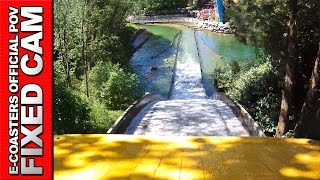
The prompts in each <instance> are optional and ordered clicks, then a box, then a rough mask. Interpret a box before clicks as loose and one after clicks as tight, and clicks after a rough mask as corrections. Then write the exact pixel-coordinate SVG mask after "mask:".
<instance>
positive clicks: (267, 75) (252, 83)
mask: <svg viewBox="0 0 320 180" xmlns="http://www.w3.org/2000/svg"><path fill="white" fill-rule="evenodd" d="M278 78H279V75H278V73H277V72H276V70H275V69H274V68H273V67H272V66H271V64H270V63H269V61H267V59H262V60H261V61H254V60H247V61H229V62H227V64H226V66H225V68H218V69H217V70H216V71H215V76H214V80H215V84H216V86H217V87H218V89H219V91H224V92H226V94H227V95H229V96H230V97H231V98H232V99H234V100H235V101H238V102H239V103H240V104H242V105H243V106H244V108H245V109H246V110H247V111H248V112H249V113H250V114H251V116H252V117H253V118H254V119H255V120H256V121H258V122H259V124H260V125H261V126H262V127H263V129H264V130H265V131H268V132H272V131H273V129H274V128H275V127H276V123H277V122H278V117H279V110H280V99H281V87H280V83H279V82H281V80H279V79H278Z"/></svg>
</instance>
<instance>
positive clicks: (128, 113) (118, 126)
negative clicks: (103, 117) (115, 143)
mask: <svg viewBox="0 0 320 180" xmlns="http://www.w3.org/2000/svg"><path fill="white" fill-rule="evenodd" d="M161 99H163V97H162V96H161V95H159V94H146V95H144V96H143V97H142V98H141V99H140V100H138V101H135V102H134V103H132V104H131V105H130V106H129V107H128V108H127V109H126V110H125V111H124V112H123V114H122V115H121V116H120V117H119V118H118V119H117V120H116V122H115V123H114V124H113V125H112V127H111V128H109V130H108V131H107V134H123V133H124V132H125V130H126V129H127V127H128V126H129V124H130V123H131V121H132V119H133V118H134V117H136V115H137V114H138V113H139V112H140V111H141V110H142V109H143V108H144V107H145V106H146V105H147V104H149V103H151V102H153V101H155V100H161Z"/></svg>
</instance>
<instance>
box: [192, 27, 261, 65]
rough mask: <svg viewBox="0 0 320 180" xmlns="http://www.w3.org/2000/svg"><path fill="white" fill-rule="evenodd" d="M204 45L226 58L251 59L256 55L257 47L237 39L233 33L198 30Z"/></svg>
mask: <svg viewBox="0 0 320 180" xmlns="http://www.w3.org/2000/svg"><path fill="white" fill-rule="evenodd" d="M198 34H199V36H200V37H201V40H202V41H203V43H204V45H206V46H207V47H209V48H210V49H211V50H212V51H214V52H215V53H217V54H218V55H220V56H222V57H223V58H225V59H230V60H233V59H251V58H253V57H255V48H254V47H253V46H249V45H245V44H243V43H240V42H238V41H237V40H236V38H235V37H234V36H233V35H228V34H218V33H212V32H207V31H198Z"/></svg>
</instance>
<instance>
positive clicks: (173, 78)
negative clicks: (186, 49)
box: [167, 30, 182, 99]
mask: <svg viewBox="0 0 320 180" xmlns="http://www.w3.org/2000/svg"><path fill="white" fill-rule="evenodd" d="M181 33H182V32H181V30H180V31H179V32H178V33H177V34H176V35H177V36H179V37H178V38H179V39H178V42H177V49H176V52H175V55H176V56H175V58H174V65H173V68H172V76H171V81H170V88H169V91H168V96H167V99H170V98H171V96H172V90H173V87H174V80H175V78H176V69H177V58H178V53H179V48H180V42H181V36H182V34H181Z"/></svg>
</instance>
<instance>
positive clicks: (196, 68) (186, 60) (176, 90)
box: [170, 29, 206, 99]
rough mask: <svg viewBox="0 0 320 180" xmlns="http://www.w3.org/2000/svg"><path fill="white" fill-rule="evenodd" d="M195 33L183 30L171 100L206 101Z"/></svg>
mask: <svg viewBox="0 0 320 180" xmlns="http://www.w3.org/2000/svg"><path fill="white" fill-rule="evenodd" d="M196 47H197V46H196V41H195V38H194V31H193V30H191V29H184V30H182V34H181V42H180V46H179V52H178V56H177V66H176V70H175V79H174V87H173V90H172V92H171V98H170V99H205V98H206V94H205V90H204V88H203V86H202V77H201V67H200V63H199V59H198V50H197V48H196Z"/></svg>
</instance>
